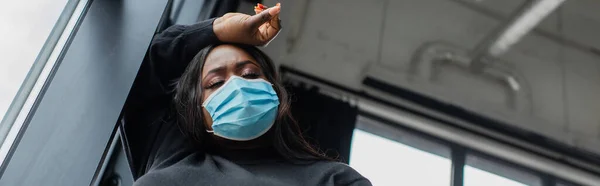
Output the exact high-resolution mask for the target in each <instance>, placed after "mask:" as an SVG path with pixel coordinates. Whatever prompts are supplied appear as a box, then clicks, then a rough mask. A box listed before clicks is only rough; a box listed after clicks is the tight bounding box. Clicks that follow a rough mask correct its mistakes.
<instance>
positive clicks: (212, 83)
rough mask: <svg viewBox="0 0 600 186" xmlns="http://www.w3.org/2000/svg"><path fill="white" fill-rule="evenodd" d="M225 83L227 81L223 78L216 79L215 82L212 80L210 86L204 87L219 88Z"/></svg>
mask: <svg viewBox="0 0 600 186" xmlns="http://www.w3.org/2000/svg"><path fill="white" fill-rule="evenodd" d="M223 83H225V81H223V80H218V81H214V82H211V83H210V84H208V86H206V87H204V89H213V88H218V87H220V86H221V85H223Z"/></svg>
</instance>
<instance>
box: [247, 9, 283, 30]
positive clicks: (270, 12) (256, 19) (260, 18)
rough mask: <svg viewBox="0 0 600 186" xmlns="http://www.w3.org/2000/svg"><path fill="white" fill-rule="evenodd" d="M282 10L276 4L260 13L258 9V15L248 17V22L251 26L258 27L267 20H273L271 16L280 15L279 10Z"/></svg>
mask: <svg viewBox="0 0 600 186" xmlns="http://www.w3.org/2000/svg"><path fill="white" fill-rule="evenodd" d="M280 11H281V7H280V6H275V7H272V8H269V9H266V10H264V11H262V12H260V13H258V12H257V11H256V10H255V12H257V14H256V15H253V16H251V17H250V18H248V20H247V23H248V24H250V26H251V27H252V28H253V29H256V28H258V27H260V25H262V24H264V23H266V22H267V21H269V20H271V18H273V17H274V16H277V15H279V12H280Z"/></svg>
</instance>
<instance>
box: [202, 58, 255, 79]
mask: <svg viewBox="0 0 600 186" xmlns="http://www.w3.org/2000/svg"><path fill="white" fill-rule="evenodd" d="M247 64H252V65H255V66H258V65H256V64H254V63H253V62H252V61H250V60H245V61H240V62H237V63H235V69H240V68H242V67H244V66H246V65H247ZM223 70H225V66H220V67H217V68H214V69H211V70H209V71H208V72H207V73H206V76H204V77H202V79H204V78H206V77H207V76H208V75H210V74H212V73H217V72H219V71H223Z"/></svg>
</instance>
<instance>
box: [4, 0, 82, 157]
mask: <svg viewBox="0 0 600 186" xmlns="http://www.w3.org/2000/svg"><path fill="white" fill-rule="evenodd" d="M68 1H69V0H28V1H3V2H1V3H0V5H1V6H0V23H1V24H2V27H0V34H1V35H2V38H1V39H0V51H2V61H1V62H0V121H2V122H1V123H0V142H2V141H3V140H4V138H5V136H6V135H7V133H8V131H9V130H10V127H11V126H12V124H13V121H14V119H15V117H16V113H18V112H19V111H20V109H21V107H22V105H23V104H24V102H25V98H27V96H28V94H29V92H30V91H31V88H32V87H33V82H35V81H36V80H37V78H36V77H38V76H39V73H40V72H41V67H43V66H44V64H45V63H46V60H47V59H48V58H47V57H48V56H44V55H43V54H42V53H43V51H52V50H53V48H54V46H55V45H54V44H56V41H57V40H58V36H60V35H61V31H62V30H63V29H64V27H65V26H66V22H65V24H56V23H57V22H59V18H61V15H64V14H63V10H64V9H65V7H66V5H67V2H68ZM68 16H70V15H68ZM53 36H54V37H53ZM33 66H38V67H40V68H39V69H40V70H32V67H33ZM26 81H29V82H30V84H31V86H23V85H22V84H23V83H24V82H26ZM19 94H20V95H19ZM17 97H20V98H22V99H18V100H17V99H15V98H17ZM13 100H14V101H13ZM9 109H12V110H9ZM8 111H10V112H11V113H12V115H10V116H9V114H8V113H7V112H8ZM7 116H8V117H7ZM0 144H1V143H0ZM0 157H1V156H0ZM0 162H1V161H0Z"/></svg>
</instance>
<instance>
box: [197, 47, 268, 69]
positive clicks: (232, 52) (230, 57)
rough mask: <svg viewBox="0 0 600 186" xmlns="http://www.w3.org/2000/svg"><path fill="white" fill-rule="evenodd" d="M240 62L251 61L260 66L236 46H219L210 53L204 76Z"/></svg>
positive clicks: (205, 64)
mask: <svg viewBox="0 0 600 186" xmlns="http://www.w3.org/2000/svg"><path fill="white" fill-rule="evenodd" d="M240 61H250V62H252V63H254V65H256V66H259V64H258V63H257V62H256V59H254V58H253V57H252V56H250V54H248V53H247V52H246V51H244V50H243V49H241V48H239V47H236V46H234V45H219V46H217V47H215V48H214V49H213V50H211V51H210V53H208V56H207V57H206V61H204V67H203V68H202V69H203V70H202V74H203V75H204V74H206V73H207V72H208V71H210V70H211V69H214V68H218V67H223V66H229V65H232V64H235V63H237V62H240Z"/></svg>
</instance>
